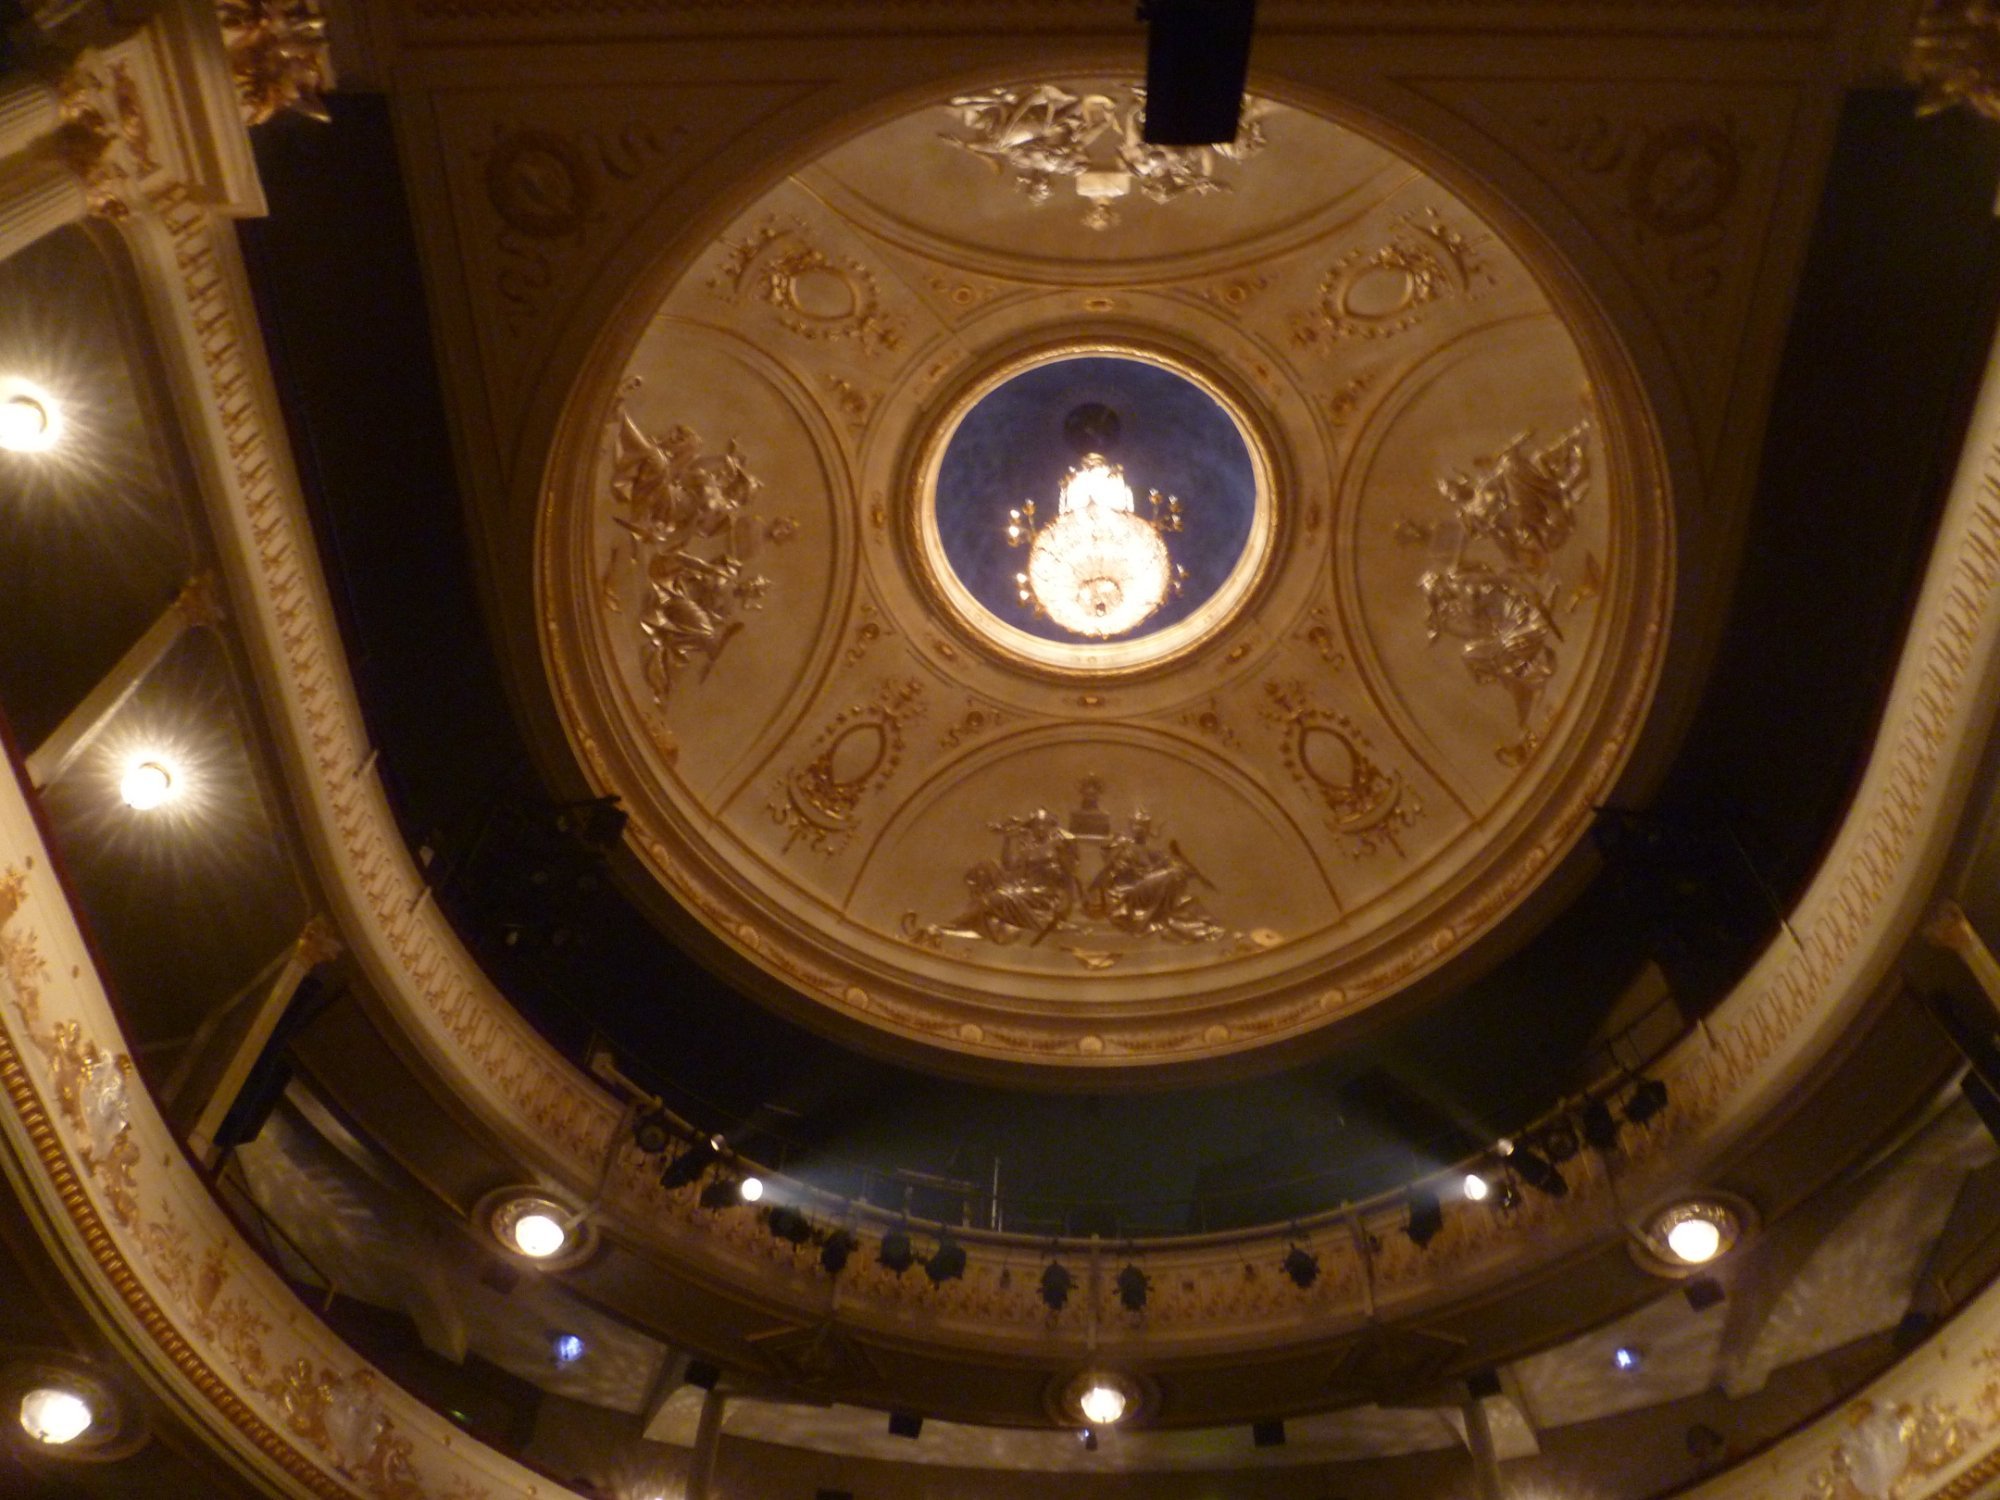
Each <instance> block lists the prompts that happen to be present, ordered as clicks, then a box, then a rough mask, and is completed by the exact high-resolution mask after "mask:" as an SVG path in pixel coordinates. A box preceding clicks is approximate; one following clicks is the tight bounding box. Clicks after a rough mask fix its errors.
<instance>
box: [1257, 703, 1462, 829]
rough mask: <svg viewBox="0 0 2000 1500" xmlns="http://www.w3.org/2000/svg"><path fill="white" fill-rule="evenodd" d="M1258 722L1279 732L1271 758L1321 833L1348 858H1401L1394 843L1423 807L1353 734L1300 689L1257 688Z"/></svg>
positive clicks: (1357, 732) (1359, 734) (1348, 723)
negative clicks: (1262, 701) (1260, 694)
mask: <svg viewBox="0 0 2000 1500" xmlns="http://www.w3.org/2000/svg"><path fill="white" fill-rule="evenodd" d="M1264 692H1265V696H1266V697H1267V698H1268V699H1269V702H1268V703H1266V705H1265V708H1264V717H1265V718H1266V719H1268V720H1269V721H1270V722H1272V723H1274V724H1276V725H1278V726H1279V728H1280V730H1281V732H1282V734H1283V739H1282V740H1281V741H1280V744H1279V750H1278V754H1279V757H1280V759H1281V760H1282V761H1283V762H1284V766H1285V769H1286V770H1287V771H1289V772H1290V773H1291V776H1292V779H1293V780H1294V781H1296V782H1297V783H1298V784H1299V786H1300V787H1302V788H1304V789H1305V791H1307V792H1308V793H1310V794H1311V795H1312V796H1313V797H1315V798H1316V799H1317V800H1318V801H1319V804H1320V806H1321V807H1322V808H1323V809H1324V810H1325V813H1326V824H1327V827H1329V828H1331V829H1332V830H1333V831H1334V833H1336V834H1337V835H1339V837H1340V842H1341V846H1342V847H1343V848H1344V849H1345V850H1346V851H1347V853H1348V854H1349V855H1351V856H1352V857H1354V858H1357V859H1359V858H1365V857H1366V856H1368V855H1371V854H1376V853H1379V852H1380V851H1381V850H1383V849H1388V850H1391V851H1393V852H1394V853H1395V854H1397V855H1399V856H1400V855H1401V854H1403V852H1404V851H1403V846H1402V844H1401V843H1400V842H1399V840H1398V837H1397V836H1398V835H1399V834H1401V833H1402V832H1404V831H1405V830H1406V829H1409V828H1411V827H1414V826H1415V824H1416V822H1417V819H1418V818H1420V817H1421V816H1423V811H1424V804H1423V799H1422V798H1421V797H1419V796H1418V795H1417V794H1416V792H1415V791H1414V790H1412V789H1411V787H1410V786H1409V785H1408V783H1406V782H1405V781H1404V780H1403V776H1402V773H1401V772H1399V771H1396V770H1393V769H1385V768H1384V767H1383V766H1382V765H1381V764H1380V763H1378V762H1377V761H1376V759H1375V748H1374V746H1373V745H1371V744H1370V743H1369V740H1368V736H1367V734H1366V733H1364V732H1363V731H1362V729H1361V727H1360V726H1359V725H1358V724H1356V723H1355V722H1354V721H1353V720H1352V719H1350V718H1349V717H1348V716H1347V715H1346V714H1344V713H1341V712H1340V711H1339V710H1338V709H1331V708H1326V707H1323V706H1322V705H1320V704H1318V703H1315V702H1314V701H1313V699H1312V696H1311V694H1310V693H1309V692H1308V691H1307V689H1306V685H1305V683H1304V682H1302V681H1299V680H1298V679H1292V680H1290V681H1284V682H1267V683H1265V684H1264Z"/></svg>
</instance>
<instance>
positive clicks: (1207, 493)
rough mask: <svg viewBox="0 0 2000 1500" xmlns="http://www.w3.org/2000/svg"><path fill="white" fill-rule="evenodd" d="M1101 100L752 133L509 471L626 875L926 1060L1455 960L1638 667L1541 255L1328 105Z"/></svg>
mask: <svg viewBox="0 0 2000 1500" xmlns="http://www.w3.org/2000/svg"><path fill="white" fill-rule="evenodd" d="M1141 107H1142V96H1141V94H1140V92H1139V90H1138V88H1137V85H1136V83H1135V81H1134V80H1132V79H1131V78H1129V77H1118V76H1039V77H1019V78H1007V79H999V80H995V81H994V82H992V83H991V84H990V85H989V86H985V87H980V88H978V89H976V90H971V91H967V92H961V93H957V94H951V95H940V96H939V97H936V98H933V99H931V100H929V101H927V102H923V103H921V104H917V105H915V106H912V105H910V104H909V103H908V102H907V101H906V102H905V103H904V104H902V105H900V106H899V107H898V109H897V112H895V113H894V114H893V115H891V116H890V117H888V118H880V119H877V120H875V121H874V122H872V123H864V124H863V125H862V126H860V127H857V129H856V130H855V131H854V132H853V133H851V134H849V135H847V136H846V137H845V139H843V140H841V141H839V142H838V143H836V144H833V145H832V146H831V147H830V148H829V149H824V150H823V151H822V152H821V154H819V155H817V156H816V157H813V158H812V159H810V160H802V161H797V162H793V163H778V164H775V167H774V173H773V176H772V177H771V178H770V179H768V180H767V181H765V182H764V183H762V184H760V185H757V186H754V187H752V188H750V189H747V190H746V193H745V197H744V199H743V201H742V202H741V203H740V204H739V205H738V206H737V208H736V211H735V213H734V217H733V219H732V220H731V221H730V222H729V223H728V224H727V226H726V228H724V229H723V231H722V232H721V233H720V234H719V235H716V234H713V233H710V232H694V231H690V232H689V233H688V234H687V235H686V236H684V237H683V239H682V240H680V241H678V242H674V243H670V244H667V245H665V246H663V247H661V250H660V258H659V260H658V262H657V265H656V267H655V269H654V271H653V273H652V274H651V276H650V278H642V285H643V287H644V291H643V294H642V295H639V296H637V297H636V298H635V299H633V300H631V301H629V302H628V304H627V311H626V312H625V313H623V314H621V315H620V316H619V317H617V318H615V319H614V320H613V322H612V324H611V326H610V327H609V328H607V329H606V330H605V331H604V333H603V335H602V337H601V338H600V340H599V343H598V349H597V353H596V355H595V357H594V358H593V359H591V360H590V361H588V362H586V364H585V367H584V369H585V373H584V374H583V376H582V377H581V379H580V380H579V381H578V382H577V383H576V385H575V386H574V388H573V389H572V390H571V392H570V395H569V398H568V400H567V404H566V407H565V412H564V416H563V419H562V424H561V428H560V430H559V432H558V434H557V439H556V442H555V445H554V449H553V456H552V458H551V461H550V464H549V467H548V470H547V474H546V483H545V485H544V488H543V501H542V510H541V513H540V516H539V519H538V525H537V540H536V556H535V566H536V584H535V587H536V589H537V591H538V609H537V618H538V620H539V628H540V631H541V642H540V647H541V652H542V658H543V663H544V666H545V669H546V671H547V673H548V676H549V680H550V684H551V688H552V693H551V696H552V697H553V699H554V701H555V703H556V705H557V709H558V712H559V716H560V719H561V723H562V727H563V730H564V733H565V734H566V736H567V739H568V742H569V745H570V747H571V750H572V752H573V753H574V756H575V758H576V761H577V763H578V764H579V765H580V766H581V767H582V769H583V772H584V774H585V776H586V777H587V779H588V781H589V782H590V783H591V785H592V786H593V788H594V789H595V791H596V792H598V793H599V794H602V795H609V796H616V797H617V798H619V799H620V801H621V802H622V804H623V806H624V807H625V809H626V810H627V811H628V812H629V814H630V817H631V822H630V825H629V829H628V841H629V843H630V845H631V847H632V848H633V849H634V851H636V853H637V855H638V858H639V860H640V862H641V864H642V865H643V867H644V869H645V871H646V874H647V875H648V876H649V877H650V878H651V879H652V880H653V881H656V882H657V885H658V887H659V890H660V891H661V892H663V893H664V894H665V895H666V896H668V897H669V898H671V901H670V904H671V906H672V907H676V908H679V909H683V910H684V911H686V912H689V913H692V914H693V915H694V916H695V917H697V918H698V919H699V921H700V922H701V923H702V924H703V926H705V927H706V928H707V929H709V930H710V932H712V933H713V934H714V935H715V936H716V937H718V938H720V939H721V940H722V942H723V943H724V944H726V945H727V949H728V950H729V951H731V952H732V953H733V954H734V955H735V957H736V959H738V960H742V961H744V962H743V968H744V969H745V971H746V972H753V973H755V974H757V975H758V976H759V978H760V980H761V981H762V982H761V983H759V984H757V985H755V986H753V988H756V989H757V990H758V991H759V992H760V993H762V994H764V995H765V996H766V997H767V998H769V999H770V1000H771V1001H772V1002H773V1003H775V1004H778V1005H780V1006H781V1007H783V1008H785V1009H787V1010H788V1011H789V1012H790V1013H791V1014H793V1015H794V1016H797V1017H801V1018H803V1019H805V1020H807V1021H808V1023H809V1024H813V1025H816V1026H818V1027H820V1028H821V1029H826V1030H831V1031H834V1032H835V1033H837V1034H840V1035H843V1036H846V1037H848V1038H849V1039H851V1040H856V1041H859V1042H861V1043H862V1044H863V1045H869V1044H874V1045H877V1046H879V1047H884V1048H887V1049H889V1050H892V1051H898V1052H901V1053H903V1054H905V1055H910V1056H915V1057H918V1058H927V1059H928V1060H930V1061H931V1062H934V1063H938V1064H943V1065H946V1066H955V1067H959V1068H965V1067H976V1068H987V1067H1001V1068H1005V1067H1007V1066H1009V1065H1016V1066H1018V1065H1031V1066H1033V1067H1035V1068H1039V1069H1041V1070H1043V1071H1044V1072H1047V1071H1048V1070H1051V1069H1071V1070H1077V1069H1083V1070H1091V1069H1095V1070H1104V1069H1131V1068H1134V1067H1138V1066H1144V1065H1156V1064H1162V1063H1177V1062H1183V1061H1193V1060H1197V1059H1202V1058H1212V1057H1216V1056H1220V1055H1225V1054H1243V1053H1245V1052H1247V1051H1249V1049H1253V1048H1258V1047H1263V1046H1267V1045H1270V1044H1274V1043H1282V1042H1288V1041H1289V1042H1298V1041H1302V1040H1304V1039H1305V1038H1307V1037H1308V1036H1309V1035H1320V1034H1326V1029H1327V1028H1331V1027H1337V1026H1339V1025H1340V1024H1341V1023H1344V1022H1349V1021H1351V1020H1353V1019H1354V1018H1357V1017H1359V1016H1361V1015H1362V1014H1363V1013H1364V1012H1368V1011H1370V1010H1371V1009H1373V1008H1376V1007H1378V1006H1380V1005H1382V1004H1383V1003H1385V1002H1389V1001H1392V1000H1393V999H1394V998H1396V997H1398V996H1399V995H1400V996H1408V995H1409V994H1410V993H1411V992H1412V989H1413V987H1415V986H1417V985H1419V983H1420V982H1421V981H1424V980H1426V979H1428V978H1434V977H1435V976H1437V975H1438V974H1439V973H1440V971H1442V970H1444V969H1445V968H1446V966H1448V965H1453V964H1455V963H1461V964H1464V963H1473V962H1476V961H1477V960H1476V957H1475V951H1476V950H1477V949H1478V948H1479V946H1480V944H1481V941H1482V939H1491V938H1493V937H1494V935H1495V934H1496V932H1498V931H1499V930H1500V929H1502V928H1503V927H1504V926H1505V925H1506V922H1507V919H1508V917H1509V916H1510V914H1511V913H1514V912H1515V911H1516V910H1517V909H1518V908H1519V907H1520V906H1521V904H1522V903H1523V902H1524V900H1525V899H1526V898H1527V897H1528V896H1529V894H1530V893H1531V892H1532V891H1533V890H1534V889H1535V887H1536V886H1537V885H1538V883H1540V882H1541V881H1542V880H1543V879H1544V877H1545V876H1547V875H1548V874H1549V873H1550V872H1551V871H1552V870H1553V869H1554V868H1556V867H1557V866H1558V864H1559V863H1560V862H1561V860H1562V857H1563V856H1564V855H1565V854H1566V853H1567V852H1568V851H1570V850H1571V849H1572V848H1573V847H1574V846H1575V845H1576V844H1577V841H1578V840H1579V838H1580V836H1581V835H1582V834H1583V832H1584V831H1585V829H1586V827H1587V825H1588V822H1589V819H1590V817H1591V813H1592V809H1593V807H1595V806H1598V805H1601V804H1603V803H1604V802H1605V801H1606V800H1607V797H1608V795H1609V793H1610V790H1611V788H1612V787H1613V786H1614V784H1615V782H1616V780H1617V778H1618V776H1619V774H1620V772H1621V769H1622V768H1623V767H1624V765H1625V763H1626V761H1627V759H1628V757H1629V755H1630V753H1631V750H1632V746H1633V743H1634V739H1635V736H1636V734H1637V731H1638V727H1639V725H1640V724H1641V722H1642V720H1643V717H1644V715H1645V712H1646V710H1647V707H1648V704H1649V702H1650V700H1651V698H1652V695H1653V693H1654V690H1655V686H1656V683H1657V682H1658V680H1659V676H1660V657H1661V653H1662V649H1663V645H1664V638H1665V633H1666V621H1667V613H1668V608H1669V602H1670V576H1671V565H1672V559H1673V535H1672V524H1671V520H1670V511H1669V504H1668V494H1667V484H1666V479H1665V473H1664V464H1663V461H1662V459H1661V457H1660V450H1661V443H1660V439H1659V437H1658V434H1657V432H1656V430H1655V424H1654V422H1653V420H1652V417H1651V415H1650V414H1649V410H1648V407H1647V404H1646V402H1645V400H1644V399H1643V396H1642V394H1641V391H1640V384H1639V381H1638V380H1637V378H1636V377H1635V375H1634V373H1633V370H1632V367H1631V364H1630V361H1629V360H1628V358H1627V356H1626V354H1625V352H1624V350H1623V349H1622V348H1621V346H1620V344H1619V342H1618V340H1617V338H1616V337H1615V335H1614V333H1613V331H1612V329H1611V327H1610V324H1609V323H1608V321H1607V320H1606V319H1605V318H1604V317H1603V316H1602V314H1601V313H1599V312H1598V311H1597V310H1596V306H1595V304H1594V303H1593V302H1592V301H1591V299H1590V298H1589V297H1588V296H1586V295H1585V294H1583V293H1582V292H1581V291H1580V289H1579V284H1578V282H1577V281H1576V279H1575V278H1574V276H1573V275H1572V274H1571V273H1570V271H1569V270H1568V269H1567V268H1566V267H1565V265H1564V264H1563V263H1562V261H1561V259H1560V257H1559V256H1558V255H1557V254H1556V253H1555V252H1554V251H1553V250H1551V249H1550V248H1549V247H1548V244H1547V242H1546V241H1544V240H1543V239H1542V238H1540V237H1539V236H1538V235H1537V234H1536V233H1535V232H1534V231H1533V230H1532V229H1531V228H1530V227H1528V226H1527V225H1526V223H1525V221H1524V220H1523V219H1522V218H1521V217H1520V216H1519V215H1517V214H1515V213H1514V212H1512V211H1511V210H1510V209H1508V208H1507V206H1506V205H1505V204H1504V203H1503V202H1501V201H1500V200H1499V199H1498V198H1497V197H1496V196H1494V195H1493V194H1491V193H1490V192H1489V191H1488V190H1486V189H1484V188H1482V187H1480V186H1479V185H1478V184H1477V183H1475V182H1473V181H1471V180H1470V179H1469V178H1468V177H1467V175H1466V174H1465V173H1463V172H1460V171H1458V170H1456V169H1455V168H1454V167H1453V166H1452V164H1451V163H1449V162H1448V161H1445V160H1444V159H1442V158H1437V159H1433V158H1432V155H1431V154H1430V153H1428V152H1427V151H1426V150H1425V149H1424V148H1422V147H1421V146H1419V145H1417V144H1415V143H1413V142H1412V141H1411V140H1410V139H1409V138H1408V137H1407V136H1406V135H1402V134H1397V135H1396V136H1395V138H1394V139H1393V141H1392V140H1391V139H1389V138H1388V135H1387V133H1386V132H1385V131H1379V130H1372V129H1371V126H1370V124H1369V123H1368V122H1367V121H1365V120H1362V119H1360V118H1359V117H1356V118H1353V119H1349V118H1337V117H1335V116H1334V115H1332V114H1329V113H1325V112H1322V110H1321V107H1319V106H1317V105H1315V106H1310V107H1309V106H1308V105H1307V104H1306V103H1304V102H1288V101H1285V100H1281V99H1278V98H1274V97H1266V96H1264V95H1262V94H1253V96H1252V98H1251V100H1250V101H1249V104H1248V106H1247V109H1246V113H1245V117H1244V127H1243V130H1242V133H1241V134H1240V135H1239V137H1238V139H1237V141H1236V142H1235V143H1234V144H1233V145H1230V146H1227V147H1221V148H1215V149H1166V148H1156V147H1151V146H1148V145H1146V144H1144V143H1143V141H1142V140H1141V138H1140V134H1139V129H1138V123H1137V122H1138V119H1139V115H1140V110H1141ZM1682 144H1683V146H1684V147H1685V148H1686V149H1687V150H1690V151H1692V152H1693V153H1694V155H1693V157H1692V158H1691V160H1693V161H1694V164H1695V165H1697V166H1699V165H1701V164H1702V163H1703V162H1705V161H1708V158H1706V157H1703V156H1702V155H1701V152H1700V150H1699V148H1700V146H1701V143H1700V142H1693V143H1692V144H1690V143H1682ZM573 150H574V148H573V147H572V146H570V145H568V144H566V143H565V141H564V140H563V139H562V138H560V137H556V136H553V135H551V136H548V137H546V138H544V137H540V136H536V135H533V134H527V135H522V136H516V137H514V138H511V139H510V140H509V141H508V142H507V143H506V145H505V147H504V149H499V150H496V151H495V152H494V153H493V154H492V155H491V157H490V159H489V161H488V165H487V170H488V190H489V193H490V195H491V198H492V201H493V203H494V204H495V206H496V208H497V210H498V211H499V212H500V213H501V215H502V217H503V218H505V219H506V220H507V222H508V223H509V224H510V226H511V227H512V229H513V232H515V233H517V234H519V235H522V236H527V237H529V238H532V237H533V236H534V235H536V234H544V235H547V234H559V233H562V232H564V230H565V227H566V226H567V225H568V224H569V222H570V220H571V219H573V218H575V217H577V216H580V215H585V214H588V213H589V212H590V211H591V206H590V203H589V202H588V201H587V199H588V192H587V189H588V182H589V179H588V177H587V176H586V175H585V173H584V171H583V170H582V168H581V166H580V165H579V163H577V162H575V161H572V160H570V154H571V153H572V152H573ZM1683 165H1685V164H1683ZM1710 165H1713V163H1712V162H1711V163H1710ZM1662 170H1663V171H1664V170H1666V168H1665V166H1663V167H1662ZM779 174H782V175H779ZM1680 180H1681V178H1680V177H1676V178H1675V181H1677V182H1678V181H1680ZM1693 180H1694V183H1695V186H1694V187H1693V188H1686V189H1685V190H1686V191H1695V190H1697V189H1699V187H1700V184H1701V181H1702V180H1703V179H1702V178H1701V175H1700V174H1699V173H1697V174H1695V178H1694V179H1693ZM1641 185H1642V186H1643V185H1644V184H1643V183H1642V184H1641ZM1642 197H1643V195H1642ZM1640 206H1641V207H1642V208H1649V210H1650V211H1656V212H1659V213H1668V212H1671V211H1672V210H1673V209H1674V206H1675V203H1674V202H1672V201H1668V200H1667V199H1661V200H1660V201H1659V202H1657V203H1654V202H1652V201H1651V200H1645V201H1643V202H1641V204H1640ZM1489 946H1491V945H1490V944H1489Z"/></svg>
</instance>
